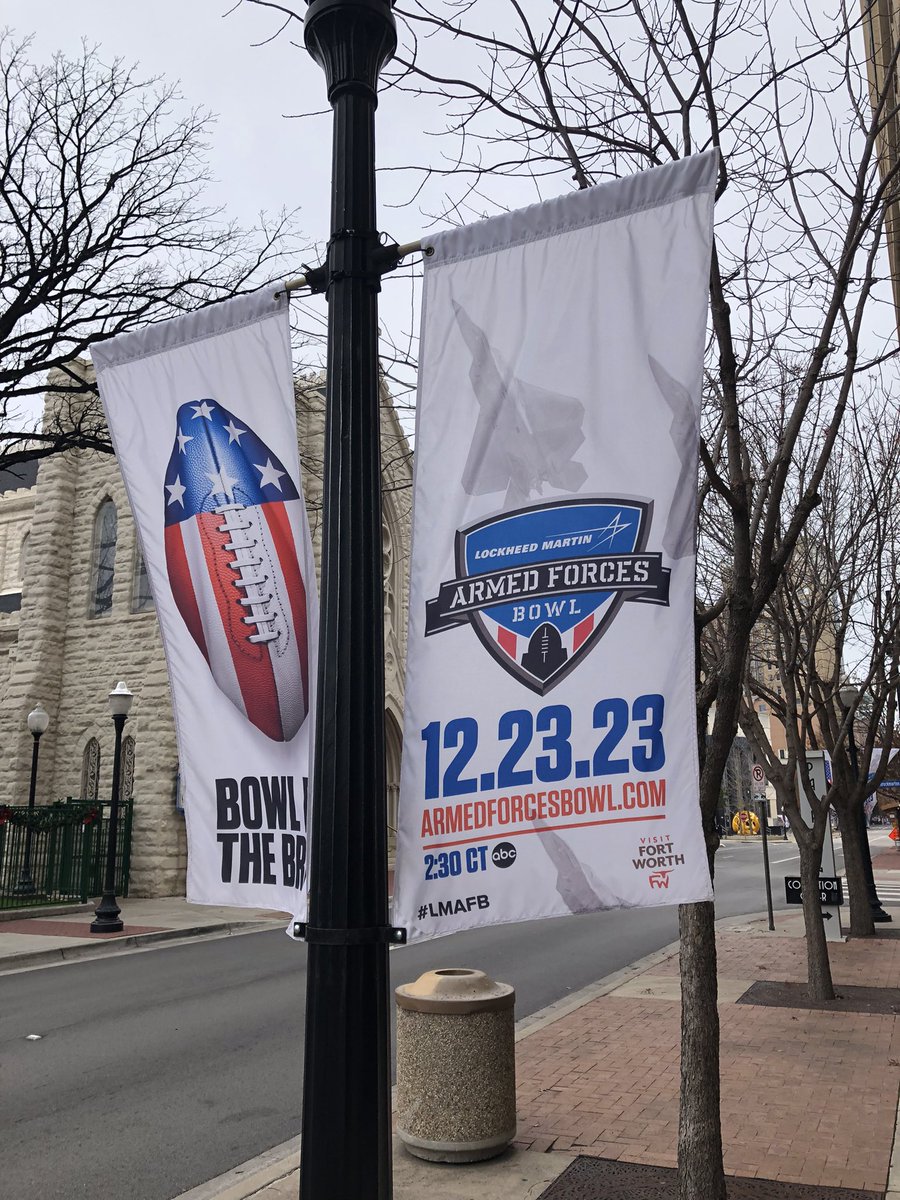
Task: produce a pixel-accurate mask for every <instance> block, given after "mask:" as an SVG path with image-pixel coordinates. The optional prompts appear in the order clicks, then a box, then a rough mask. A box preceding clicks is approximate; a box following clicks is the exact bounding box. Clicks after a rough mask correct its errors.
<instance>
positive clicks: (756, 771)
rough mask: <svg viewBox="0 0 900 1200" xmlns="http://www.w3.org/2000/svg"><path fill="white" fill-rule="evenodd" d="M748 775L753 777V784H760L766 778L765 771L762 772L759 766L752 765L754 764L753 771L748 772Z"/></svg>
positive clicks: (756, 764)
mask: <svg viewBox="0 0 900 1200" xmlns="http://www.w3.org/2000/svg"><path fill="white" fill-rule="evenodd" d="M750 774H751V776H752V777H753V782H754V783H762V782H763V781H764V780H765V778H766V774H765V771H763V769H762V767H761V766H760V765H759V763H754V764H753V769H752V771H751V772H750Z"/></svg>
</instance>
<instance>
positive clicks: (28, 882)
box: [13, 871, 37, 896]
mask: <svg viewBox="0 0 900 1200" xmlns="http://www.w3.org/2000/svg"><path fill="white" fill-rule="evenodd" d="M36 891H37V889H36V888H35V886H34V880H33V879H32V878H31V872H30V871H23V872H22V874H21V875H20V876H19V882H18V883H17V884H16V886H15V887H14V888H13V895H14V896H34V895H36Z"/></svg>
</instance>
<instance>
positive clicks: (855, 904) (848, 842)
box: [835, 800, 875, 937]
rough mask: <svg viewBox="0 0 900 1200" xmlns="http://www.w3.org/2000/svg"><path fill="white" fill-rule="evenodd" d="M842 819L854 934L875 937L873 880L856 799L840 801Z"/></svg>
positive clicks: (842, 834) (852, 933)
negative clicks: (866, 862) (868, 874)
mask: <svg viewBox="0 0 900 1200" xmlns="http://www.w3.org/2000/svg"><path fill="white" fill-rule="evenodd" d="M835 808H836V809H837V813H838V817H839V818H840V822H841V841H842V844H843V848H844V871H845V873H846V876H847V891H848V892H849V895H850V936H851V937H871V936H872V935H873V934H874V932H875V925H874V922H873V921H872V905H871V903H870V901H869V881H868V879H867V878H866V872H865V868H864V867H863V860H862V844H861V840H860V829H859V813H858V812H857V811H856V808H855V807H854V805H853V804H852V802H850V803H848V802H847V801H846V800H842V801H840V803H839V805H838V804H836V805H835Z"/></svg>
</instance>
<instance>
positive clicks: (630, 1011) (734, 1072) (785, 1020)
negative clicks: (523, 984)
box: [179, 855, 900, 1200]
mask: <svg viewBox="0 0 900 1200" xmlns="http://www.w3.org/2000/svg"><path fill="white" fill-rule="evenodd" d="M898 857H900V855H898ZM897 916H898V924H900V912H898V913H897ZM776 925H777V928H776V932H775V933H774V934H772V933H769V932H768V929H767V922H766V920H765V918H752V919H744V920H726V921H721V922H719V925H718V932H717V942H718V954H719V1012H720V1018H721V1030H722V1054H721V1067H722V1124H723V1135H724V1142H725V1166H726V1171H727V1172H728V1173H729V1174H730V1175H735V1176H738V1177H741V1178H745V1179H751V1180H753V1179H760V1180H775V1181H778V1182H779V1183H780V1184H781V1186H782V1190H780V1191H779V1192H778V1194H779V1195H782V1194H784V1195H785V1196H789V1195H790V1193H791V1188H790V1187H789V1186H787V1185H790V1184H805V1185H807V1186H809V1187H815V1188H817V1187H832V1188H841V1187H843V1188H848V1189H850V1188H852V1189H859V1190H861V1191H863V1192H864V1193H866V1194H872V1195H875V1196H878V1197H881V1196H885V1195H887V1196H888V1197H889V1198H890V1200H900V1150H898V1152H897V1153H896V1155H895V1162H894V1165H893V1167H892V1165H891V1157H892V1150H893V1147H894V1136H895V1125H896V1121H897V1101H898V1088H900V1019H898V1016H897V1015H895V1012H894V1011H891V1009H890V1006H889V1005H888V1011H885V1012H875V1013H873V1012H859V1011H857V1012H849V1011H834V1010H829V1011H821V1010H816V1009H811V1008H809V1007H807V1006H806V1004H805V1003H804V1002H801V1003H800V1004H799V1005H796V1006H792V1007H764V1006H762V1005H760V1004H756V1003H748V1002H747V997H746V993H747V991H748V989H749V988H751V986H752V985H753V984H754V983H756V981H771V982H772V983H774V984H777V983H779V982H786V983H790V982H792V981H793V982H797V983H802V982H803V981H804V980H805V970H806V952H805V942H804V940H803V927H802V918H801V917H799V916H794V915H793V914H791V915H787V914H784V913H779V914H777V917H776ZM829 948H830V951H831V962H832V971H833V975H834V980H835V984H836V987H837V990H838V992H839V993H841V992H842V991H843V992H844V994H845V996H846V995H850V993H847V992H846V988H847V986H848V985H853V986H861V985H865V986H866V987H867V988H897V986H898V984H900V935H898V931H895V930H892V929H890V927H888V930H887V932H885V931H881V932H880V933H879V935H878V936H877V937H876V938H874V939H871V940H864V941H860V940H858V941H854V942H847V943H834V944H831V945H830V947H829ZM679 990H680V989H679V980H678V956H677V947H675V946H672V947H669V948H667V949H666V950H664V951H661V952H660V953H658V954H656V955H652V956H650V957H649V958H647V959H644V960H642V961H641V962H639V963H635V964H634V965H633V966H632V967H631V968H628V969H626V970H625V971H623V972H619V973H618V974H617V975H615V976H611V977H609V978H608V979H606V980H603V981H601V982H599V983H597V984H594V985H592V986H591V987H589V988H586V989H584V990H583V991H582V992H580V993H578V994H577V995H574V996H571V997H568V998H567V999H566V1000H564V1001H561V1002H559V1003H558V1004H556V1005H553V1006H551V1007H550V1008H549V1009H546V1010H544V1012H542V1013H539V1014H536V1015H534V1016H531V1017H529V1018H526V1019H525V1020H524V1021H522V1022H520V1023H519V1025H518V1026H517V1054H516V1061H517V1080H518V1086H517V1109H518V1138H517V1140H516V1143H515V1145H514V1147H513V1148H512V1149H511V1150H509V1151H508V1152H507V1153H506V1154H504V1155H503V1156H502V1157H500V1158H498V1159H495V1160H493V1161H492V1162H488V1163H480V1164H473V1165H471V1166H465V1167H463V1166H441V1165H437V1164H433V1163H427V1162H422V1161H420V1160H418V1159H414V1158H412V1157H410V1156H409V1155H408V1154H407V1153H406V1152H405V1151H404V1150H403V1149H402V1148H401V1147H400V1145H399V1144H398V1143H396V1141H395V1147H394V1165H395V1183H394V1196H395V1198H396V1200H421V1197H423V1196H428V1197H429V1198H430V1200H475V1198H476V1197H477V1198H478V1200H536V1198H537V1197H538V1196H540V1195H541V1194H542V1193H543V1192H544V1190H545V1189H546V1188H547V1186H548V1185H549V1184H550V1182H551V1181H552V1180H554V1179H556V1178H557V1177H558V1176H559V1175H560V1174H561V1173H562V1172H563V1171H564V1170H565V1169H566V1167H568V1166H569V1164H570V1163H571V1162H572V1161H573V1159H574V1158H575V1157H576V1156H591V1157H594V1158H596V1159H606V1160H614V1161H616V1162H630V1163H644V1164H654V1165H656V1166H661V1167H674V1166H675V1164H676V1147H677V1127H678V1089H679V1037H680V995H679ZM741 997H744V1000H743V1002H739V1001H740V1000H741ZM876 1007H877V1004H876ZM298 1158H299V1139H295V1140H294V1141H293V1142H290V1143H286V1144H285V1145H283V1146H279V1147H276V1148H275V1149H274V1150H272V1151H269V1152H268V1153H267V1154H265V1155H262V1156H260V1158H258V1159H254V1160H252V1161H251V1162H248V1163H245V1164H243V1165H242V1166H240V1167H237V1168H235V1169H234V1170H233V1171H230V1172H228V1173H226V1174H225V1175H223V1176H221V1177H220V1178H219V1179H215V1180H211V1181H210V1182H209V1183H207V1184H204V1185H202V1186H201V1187H198V1188H195V1189H193V1190H192V1191H190V1192H187V1193H185V1194H184V1195H183V1196H182V1197H180V1198H179V1200H249V1198H250V1197H253V1198H254V1200H288V1198H290V1200H296V1197H297V1195H298V1188H299V1175H298V1167H297V1164H298ZM888 1189H889V1190H888ZM573 1194H574V1193H573ZM578 1194H581V1193H578ZM597 1194H598V1195H599V1194H603V1193H602V1192H600V1191H598V1192H597ZM617 1194H618V1193H617ZM622 1194H625V1193H622ZM806 1194H807V1195H808V1194H809V1193H806ZM857 1194H859V1193H858V1192H857Z"/></svg>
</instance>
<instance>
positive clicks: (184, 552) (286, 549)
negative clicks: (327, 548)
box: [164, 398, 309, 742]
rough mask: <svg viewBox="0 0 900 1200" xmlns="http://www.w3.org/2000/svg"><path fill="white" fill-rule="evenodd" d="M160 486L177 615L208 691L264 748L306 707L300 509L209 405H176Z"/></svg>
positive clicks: (284, 482)
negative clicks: (205, 670)
mask: <svg viewBox="0 0 900 1200" xmlns="http://www.w3.org/2000/svg"><path fill="white" fill-rule="evenodd" d="M175 424H176V430H175V441H174V445H173V447H172V455H171V457H170V459H169V465H168V469H167V471H166V479H165V485H164V492H165V514H166V515H165V521H166V562H167V565H168V570H169V581H170V583H171V585H172V594H173V596H174V598H175V603H176V604H177V606H178V610H179V612H180V613H181V615H182V617H183V618H184V622H185V624H186V625H187V628H188V630H189V631H190V634H191V637H192V638H193V639H194V641H195V642H196V643H197V645H198V646H199V648H200V650H201V652H202V654H203V657H204V658H205V659H206V661H207V664H208V665H209V669H210V671H211V672H212V676H213V678H214V679H215V681H216V683H217V684H218V686H219V688H220V689H221V690H222V691H223V692H224V693H225V695H226V696H227V697H228V699H229V700H230V701H231V702H232V704H234V706H235V707H236V708H237V709H238V711H239V712H242V713H244V715H245V716H246V717H247V718H248V720H250V721H252V722H253V724H254V725H255V726H256V727H257V729H260V730H261V731H262V732H263V733H264V734H266V736H267V737H270V738H272V739H273V740H275V741H280V742H287V741H290V740H291V738H293V737H294V735H295V734H296V733H297V731H298V730H299V728H300V726H301V725H302V724H303V721H304V719H305V718H306V714H307V711H308V709H309V658H308V646H307V604H306V588H305V585H304V583H303V575H302V572H301V569H300V563H299V561H298V557H297V546H298V545H299V544H302V541H301V539H302V529H303V525H302V522H303V502H302V500H301V499H300V493H299V491H298V489H297V485H296V484H295V483H294V481H293V479H291V477H290V475H289V473H288V472H287V471H286V470H285V468H284V467H283V466H282V465H281V462H280V461H279V460H278V458H276V457H275V455H274V454H273V453H272V451H271V450H270V449H269V448H268V446H266V444H265V443H264V442H263V441H261V440H260V438H259V437H257V435H256V434H255V433H254V432H253V430H252V429H251V428H250V425H249V424H248V422H247V421H246V420H238V418H237V417H236V416H235V415H234V414H232V413H230V412H229V411H228V410H227V409H225V408H223V407H222V405H220V404H217V403H216V402H215V400H212V399H210V398H205V399H202V400H198V401H197V402H195V403H190V404H183V405H181V407H180V408H179V409H178V413H177V418H176V422H175Z"/></svg>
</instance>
